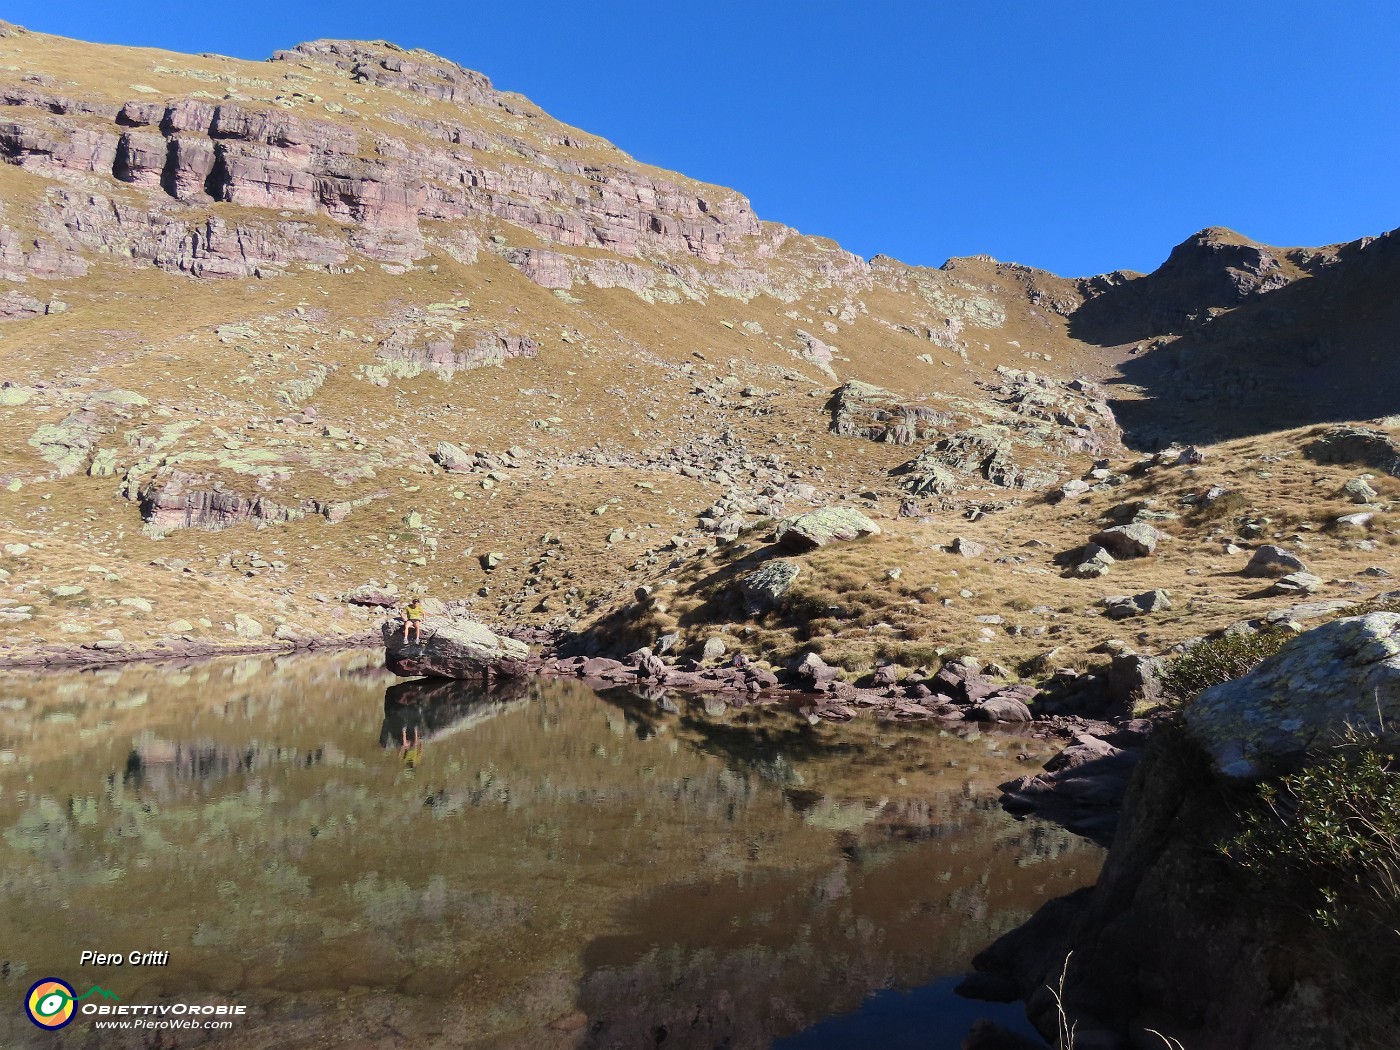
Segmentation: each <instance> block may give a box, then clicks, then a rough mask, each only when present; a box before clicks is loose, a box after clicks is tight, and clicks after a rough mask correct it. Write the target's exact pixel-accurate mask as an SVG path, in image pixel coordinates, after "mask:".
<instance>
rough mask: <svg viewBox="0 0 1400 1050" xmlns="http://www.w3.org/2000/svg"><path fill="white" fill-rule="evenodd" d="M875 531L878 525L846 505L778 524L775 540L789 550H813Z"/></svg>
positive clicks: (869, 534) (878, 528)
mask: <svg viewBox="0 0 1400 1050" xmlns="http://www.w3.org/2000/svg"><path fill="white" fill-rule="evenodd" d="M879 534H880V526H879V525H876V524H875V523H874V522H873V521H871V520H870V519H869V518H867V517H866V516H865V515H864V514H862V513H861V512H860V511H858V510H853V509H852V508H850V507H822V508H820V509H818V510H811V511H808V512H807V513H806V514H799V515H797V517H795V518H784V519H783V520H782V521H781V522H779V523H778V543H779V544H780V545H781V546H783V547H786V548H787V549H788V550H791V551H810V550H816V549H817V548H818V547H825V546H826V545H827V544H828V543H834V542H836V541H838V540H856V539H860V538H861V537H863V536H878V535H879Z"/></svg>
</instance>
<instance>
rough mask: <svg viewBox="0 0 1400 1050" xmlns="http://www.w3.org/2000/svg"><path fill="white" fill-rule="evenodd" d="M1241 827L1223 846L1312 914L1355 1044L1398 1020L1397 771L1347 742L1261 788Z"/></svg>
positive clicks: (1378, 753) (1263, 887)
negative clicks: (1346, 1009) (1307, 765)
mask: <svg viewBox="0 0 1400 1050" xmlns="http://www.w3.org/2000/svg"><path fill="white" fill-rule="evenodd" d="M1243 826H1244V829H1243V831H1242V832H1241V833H1240V834H1239V835H1238V836H1237V837H1236V838H1235V839H1234V840H1233V841H1232V842H1230V843H1229V844H1228V845H1226V846H1225V847H1224V852H1225V853H1226V855H1227V856H1229V857H1230V858H1232V859H1233V860H1235V861H1236V862H1237V863H1239V864H1240V865H1241V866H1242V867H1243V868H1244V869H1245V870H1246V871H1247V872H1249V873H1250V874H1251V875H1253V876H1255V878H1256V880H1257V882H1258V885H1259V888H1260V891H1261V892H1266V893H1269V894H1271V895H1277V896H1279V897H1281V898H1282V900H1283V902H1284V903H1286V904H1287V905H1290V906H1294V907H1298V908H1301V909H1303V910H1304V911H1306V912H1308V913H1309V914H1311V915H1312V916H1313V917H1314V918H1315V920H1316V922H1315V925H1314V927H1313V935H1312V939H1313V941H1314V943H1313V945H1312V946H1311V948H1312V951H1314V952H1315V953H1316V954H1317V955H1318V957H1319V958H1321V959H1322V960H1324V963H1325V970H1326V971H1327V972H1329V973H1330V974H1331V979H1332V981H1333V983H1335V984H1336V985H1337V986H1338V988H1339V990H1340V991H1341V992H1342V995H1343V1001H1345V1002H1346V1003H1347V1004H1348V1012H1349V1014H1350V1015H1351V1016H1350V1025H1349V1027H1352V1028H1353V1030H1354V1031H1356V1032H1357V1034H1358V1035H1361V1036H1362V1041H1361V1044H1360V1045H1363V1046H1371V1045H1375V1046H1391V1045H1394V1044H1393V1043H1390V1042H1387V1041H1386V1040H1388V1039H1389V1038H1391V1037H1392V1036H1393V1033H1394V1029H1395V1026H1396V1024H1397V1023H1400V1005H1397V1002H1396V996H1395V990H1394V974H1395V972H1396V970H1397V969H1400V765H1397V762H1396V759H1395V756H1394V755H1393V754H1391V753H1389V752H1388V751H1385V750H1381V749H1378V748H1377V747H1376V746H1375V743H1374V742H1369V743H1366V744H1363V743H1360V742H1357V741H1356V740H1353V741H1351V742H1349V743H1348V744H1346V745H1345V746H1343V747H1340V748H1338V749H1337V750H1336V752H1335V753H1333V754H1332V755H1329V756H1328V757H1326V758H1325V759H1322V760H1320V761H1318V762H1315V763H1314V764H1312V765H1310V766H1309V767H1307V768H1306V769H1304V770H1302V771H1301V772H1298V773H1295V774H1292V775H1290V776H1285V777H1283V778H1282V779H1281V780H1280V781H1278V782H1276V783H1269V784H1264V785H1262V786H1261V787H1260V789H1259V797H1258V804H1257V805H1256V806H1255V807H1254V808H1253V809H1251V810H1250V811H1248V812H1246V813H1245V814H1244V817H1243ZM1373 1040H1374V1041H1373Z"/></svg>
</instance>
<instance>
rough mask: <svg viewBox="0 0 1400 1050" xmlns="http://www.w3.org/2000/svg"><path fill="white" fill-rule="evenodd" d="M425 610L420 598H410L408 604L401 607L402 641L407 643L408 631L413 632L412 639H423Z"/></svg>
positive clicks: (419, 640) (416, 640)
mask: <svg viewBox="0 0 1400 1050" xmlns="http://www.w3.org/2000/svg"><path fill="white" fill-rule="evenodd" d="M426 615H427V612H426V611H425V610H424V608H423V599H422V598H410V599H409V601H408V604H407V605H405V606H404V607H403V643H404V645H407V644H408V632H409V631H412V632H413V640H414V641H415V642H421V641H422V640H423V618H424V617H425V616H426Z"/></svg>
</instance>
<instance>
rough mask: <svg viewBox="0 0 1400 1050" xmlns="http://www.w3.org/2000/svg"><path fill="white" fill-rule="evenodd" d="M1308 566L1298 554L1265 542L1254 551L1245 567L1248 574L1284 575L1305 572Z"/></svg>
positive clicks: (1245, 572)
mask: <svg viewBox="0 0 1400 1050" xmlns="http://www.w3.org/2000/svg"><path fill="white" fill-rule="evenodd" d="M1307 568H1308V567H1307V566H1306V565H1304V564H1303V559H1302V558H1300V557H1298V555H1296V554H1293V553H1291V552H1290V551H1286V550H1284V549H1283V548H1282V547H1276V546H1275V545H1274V544H1272V543H1265V544H1264V545H1263V546H1261V547H1258V548H1256V549H1255V551H1254V555H1253V557H1251V558H1250V559H1249V564H1248V565H1246V566H1245V567H1244V574H1245V575H1246V576H1283V575H1286V574H1288V573H1293V572H1305V571H1307Z"/></svg>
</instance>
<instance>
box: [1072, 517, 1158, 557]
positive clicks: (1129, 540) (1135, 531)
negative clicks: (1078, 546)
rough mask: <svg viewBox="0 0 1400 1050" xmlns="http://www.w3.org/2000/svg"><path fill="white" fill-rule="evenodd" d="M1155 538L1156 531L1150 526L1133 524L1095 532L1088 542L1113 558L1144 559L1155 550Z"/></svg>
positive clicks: (1139, 523)
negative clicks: (1095, 544) (1094, 544)
mask: <svg viewBox="0 0 1400 1050" xmlns="http://www.w3.org/2000/svg"><path fill="white" fill-rule="evenodd" d="M1157 537H1158V533H1157V530H1156V529H1154V528H1153V527H1152V526H1151V525H1145V524H1143V523H1142V522H1135V523H1133V524H1132V525H1115V526H1113V528H1111V529H1104V530H1103V531H1102V532H1096V533H1094V535H1093V536H1091V537H1090V539H1089V542H1090V543H1097V544H1098V545H1099V546H1100V547H1102V548H1103V549H1104V550H1106V551H1108V553H1109V554H1111V555H1113V556H1114V557H1115V558H1145V557H1147V556H1148V555H1149V554H1151V553H1152V552H1153V551H1155V550H1156V549H1157Z"/></svg>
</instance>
